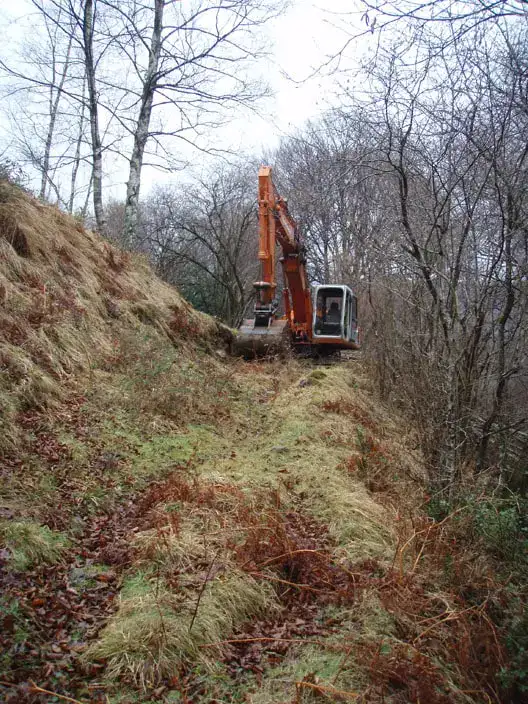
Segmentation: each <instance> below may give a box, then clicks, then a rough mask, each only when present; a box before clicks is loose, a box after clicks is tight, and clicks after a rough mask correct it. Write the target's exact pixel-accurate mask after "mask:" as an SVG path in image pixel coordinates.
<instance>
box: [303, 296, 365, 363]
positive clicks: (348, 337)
mask: <svg viewBox="0 0 528 704" xmlns="http://www.w3.org/2000/svg"><path fill="white" fill-rule="evenodd" d="M313 341H314V343H315V344H319V345H328V346H334V347H336V348H343V347H345V348H346V347H348V348H350V349H358V347H359V330H358V324H357V298H356V296H355V295H354V294H353V292H352V290H351V289H350V288H349V287H348V286H338V285H333V286H316V287H315V289H314V313H313Z"/></svg>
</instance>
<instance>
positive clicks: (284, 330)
mask: <svg viewBox="0 0 528 704" xmlns="http://www.w3.org/2000/svg"><path fill="white" fill-rule="evenodd" d="M289 345H290V328H289V325H288V321H287V320H272V321H271V322H270V324H269V325H268V326H256V325H255V321H254V320H244V322H243V324H242V325H241V326H240V327H239V329H238V332H237V335H236V336H235V340H234V343H233V352H234V354H235V355H237V356H239V357H244V358H245V359H256V358H257V357H268V356H270V357H273V356H275V355H278V354H281V353H283V352H285V351H286V350H287V349H288V348H289Z"/></svg>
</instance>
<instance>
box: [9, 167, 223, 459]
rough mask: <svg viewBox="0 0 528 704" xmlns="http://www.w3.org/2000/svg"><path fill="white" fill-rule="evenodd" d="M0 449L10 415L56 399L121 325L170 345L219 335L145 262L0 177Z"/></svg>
mask: <svg viewBox="0 0 528 704" xmlns="http://www.w3.org/2000/svg"><path fill="white" fill-rule="evenodd" d="M0 303H1V308H0V365H1V369H2V374H1V376H0V413H1V416H0V452H5V451H6V450H8V449H9V448H10V447H11V448H12V447H13V445H14V444H16V441H17V434H18V431H19V428H18V427H17V424H16V423H14V422H13V418H14V416H15V414H16V413H17V412H18V411H20V410H23V409H25V408H35V407H36V408H42V407H44V406H46V405H48V404H50V403H51V402H52V401H53V400H54V399H55V400H56V399H60V398H64V394H65V392H66V390H67V389H68V388H69V383H68V382H70V381H73V380H74V378H75V377H76V376H78V375H79V374H81V373H83V372H84V373H86V372H89V371H90V370H93V369H94V368H95V367H97V366H98V365H99V364H100V363H101V360H104V359H109V358H111V357H112V356H115V354H116V345H117V344H118V341H117V340H116V335H119V334H121V333H122V332H123V331H126V330H128V331H130V332H134V333H138V334H142V333H144V332H145V330H147V329H152V330H153V331H156V332H159V333H161V334H162V335H163V336H166V337H167V338H168V339H169V340H171V342H173V343H174V344H175V345H182V344H183V345H184V346H185V344H186V342H185V341H190V340H191V339H192V340H193V344H195V343H196V342H197V341H198V342H199V344H201V345H202V346H203V347H208V346H210V345H215V344H216V345H221V344H222V339H221V338H223V340H227V339H228V338H229V333H228V331H227V330H226V329H222V328H221V326H219V325H217V324H216V323H215V322H214V321H213V320H212V319H210V318H209V317H207V316H204V315H202V314H200V313H198V312H197V311H195V310H194V309H193V308H191V307H190V306H189V305H188V304H187V303H186V302H185V301H184V300H183V299H182V298H181V297H180V296H179V295H178V293H177V292H176V291H175V290H174V289H173V288H171V287H169V286H167V285H166V284H164V283H163V282H161V281H160V280H159V279H158V278H157V277H155V276H154V275H153V274H152V272H151V270H150V268H149V267H148V265H147V263H146V262H145V261H142V260H141V258H139V257H137V256H135V257H132V256H131V255H129V254H126V253H123V252H119V251H118V250H116V249H115V248H114V247H112V246H111V245H110V244H109V243H107V242H105V241H104V240H102V239H101V238H100V237H98V236H97V235H95V234H93V233H92V232H89V231H87V230H85V229H84V228H83V227H82V225H81V224H80V223H79V222H77V221H75V220H74V219H72V218H69V217H67V216H65V215H64V214H63V213H61V212H60V211H58V210H57V209H56V208H52V207H49V206H46V205H42V204H41V203H39V202H38V201H36V200H34V199H33V198H30V197H29V196H27V195H26V194H25V193H24V192H23V191H21V190H20V189H18V188H16V187H14V186H11V185H10V184H9V183H7V182H6V181H3V182H0Z"/></svg>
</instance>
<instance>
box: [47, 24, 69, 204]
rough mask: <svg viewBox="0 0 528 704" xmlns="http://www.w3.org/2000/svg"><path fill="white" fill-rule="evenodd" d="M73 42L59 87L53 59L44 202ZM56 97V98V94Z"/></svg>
mask: <svg viewBox="0 0 528 704" xmlns="http://www.w3.org/2000/svg"><path fill="white" fill-rule="evenodd" d="M72 42H73V35H71V36H70V38H69V41H68V47H67V49H66V57H65V59H64V68H63V69H62V75H61V77H60V81H59V85H58V86H55V57H54V58H53V74H54V75H53V81H52V85H51V86H50V89H49V90H50V99H49V110H50V113H49V123H48V133H47V135H46V143H45V145H44V158H43V160H42V179H41V182H40V192H39V198H40V199H41V200H44V199H45V198H46V191H47V187H48V181H49V179H50V175H49V168H50V156H51V146H52V144H53V135H54V133H55V123H56V121H57V113H58V111H59V103H60V99H61V97H62V89H63V87H64V82H65V81H66V75H67V73H68V69H69V67H70V52H71V47H72ZM53 53H55V48H53ZM55 91H56V95H55V96H54V95H53V94H54V92H55Z"/></svg>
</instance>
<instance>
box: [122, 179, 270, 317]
mask: <svg viewBox="0 0 528 704" xmlns="http://www.w3.org/2000/svg"><path fill="white" fill-rule="evenodd" d="M254 173H255V169H254V168H253V166H251V167H245V166H244V165H239V166H237V167H236V168H233V167H231V168H227V167H225V168H223V169H222V170H220V171H217V172H214V173H210V174H209V175H208V176H207V177H204V178H201V179H193V181H192V182H190V183H188V184H187V185H186V186H185V187H180V188H170V187H169V188H167V187H165V188H160V189H157V190H156V191H155V192H154V193H153V194H152V195H151V197H150V198H148V199H147V200H146V201H145V202H144V203H143V205H142V207H141V211H140V227H139V237H138V238H137V239H136V247H137V248H139V249H142V250H143V251H148V252H149V254H150V256H151V257H152V259H153V261H154V263H155V265H156V268H157V270H158V272H159V274H160V275H161V276H162V277H163V278H164V279H166V280H167V281H169V282H170V283H173V284H176V285H177V286H178V288H179V289H180V290H181V291H182V293H183V294H184V295H185V296H186V297H187V298H188V299H189V300H190V301H191V302H192V303H193V305H195V306H196V307H198V308H199V309H200V310H203V311H205V312H207V313H210V314H213V315H216V316H218V317H219V318H221V319H222V320H224V321H225V322H227V323H228V324H229V325H233V326H236V325H238V324H239V323H240V322H241V319H242V316H243V314H244V310H245V308H246V306H247V304H248V301H249V300H250V298H251V296H252V293H253V286H252V284H253V282H254V280H255V277H256V275H257V269H258V263H257V259H256V251H257V218H256V204H255V200H256V199H255V183H254V181H255V178H254Z"/></svg>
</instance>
